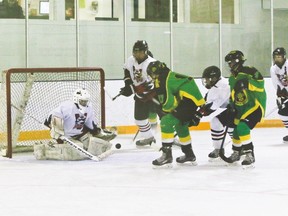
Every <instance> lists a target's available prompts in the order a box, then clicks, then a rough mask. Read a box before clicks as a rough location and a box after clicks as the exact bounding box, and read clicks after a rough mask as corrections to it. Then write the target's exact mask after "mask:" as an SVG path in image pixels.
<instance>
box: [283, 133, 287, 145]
mask: <svg viewBox="0 0 288 216" xmlns="http://www.w3.org/2000/svg"><path fill="white" fill-rule="evenodd" d="M283 143H288V135H287V136H285V137H283Z"/></svg>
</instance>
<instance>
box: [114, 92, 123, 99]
mask: <svg viewBox="0 0 288 216" xmlns="http://www.w3.org/2000/svg"><path fill="white" fill-rule="evenodd" d="M121 95H122V93H121V92H120V93H119V94H117V95H116V96H115V97H113V98H112V101H114V100H115V99H116V98H118V97H119V96H121Z"/></svg>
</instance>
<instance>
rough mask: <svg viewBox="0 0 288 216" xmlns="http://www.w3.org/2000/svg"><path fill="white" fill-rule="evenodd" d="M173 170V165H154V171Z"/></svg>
mask: <svg viewBox="0 0 288 216" xmlns="http://www.w3.org/2000/svg"><path fill="white" fill-rule="evenodd" d="M171 168H173V164H172V163H167V164H163V165H153V169H171Z"/></svg>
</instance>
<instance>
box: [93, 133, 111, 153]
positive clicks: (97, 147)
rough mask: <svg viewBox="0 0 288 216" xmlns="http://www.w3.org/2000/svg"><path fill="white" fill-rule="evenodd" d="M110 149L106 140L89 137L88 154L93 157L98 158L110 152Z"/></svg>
mask: <svg viewBox="0 0 288 216" xmlns="http://www.w3.org/2000/svg"><path fill="white" fill-rule="evenodd" d="M111 147H112V144H111V143H110V142H108V141H106V140H103V139H100V138H97V137H90V140H89V147H88V152H90V153H91V154H93V155H96V156H98V155H101V154H102V153H104V152H106V151H108V150H110V149H111Z"/></svg>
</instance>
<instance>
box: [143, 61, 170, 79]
mask: <svg viewBox="0 0 288 216" xmlns="http://www.w3.org/2000/svg"><path fill="white" fill-rule="evenodd" d="M169 71H170V69H169V68H168V67H167V66H166V64H165V63H164V62H160V61H154V62H150V63H149V65H148V67H147V74H148V75H149V76H151V77H152V79H154V78H155V77H157V76H158V75H159V74H160V73H162V72H169Z"/></svg>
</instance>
